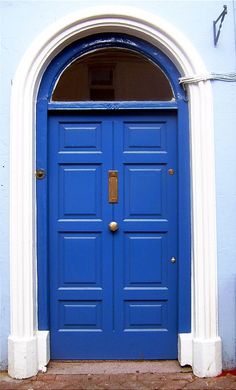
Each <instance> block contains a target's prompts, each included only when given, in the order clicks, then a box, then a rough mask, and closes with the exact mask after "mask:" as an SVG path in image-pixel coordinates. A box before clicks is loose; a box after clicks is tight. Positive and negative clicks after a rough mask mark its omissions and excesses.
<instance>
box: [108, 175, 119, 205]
mask: <svg viewBox="0 0 236 390" xmlns="http://www.w3.org/2000/svg"><path fill="white" fill-rule="evenodd" d="M108 176H109V179H108V180H109V203H117V202H118V171H109V172H108Z"/></svg>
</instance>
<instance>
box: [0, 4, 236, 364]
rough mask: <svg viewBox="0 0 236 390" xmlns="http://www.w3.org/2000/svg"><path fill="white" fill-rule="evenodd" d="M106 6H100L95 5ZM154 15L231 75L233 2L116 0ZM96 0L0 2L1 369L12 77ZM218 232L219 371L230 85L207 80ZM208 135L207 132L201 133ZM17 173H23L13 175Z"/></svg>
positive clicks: (233, 210)
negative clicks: (54, 26) (58, 28)
mask: <svg viewBox="0 0 236 390" xmlns="http://www.w3.org/2000/svg"><path fill="white" fill-rule="evenodd" d="M101 3H103V4H106V3H107V4H109V3H110V1H100V2H99V4H101ZM116 3H117V4H118V3H121V4H122V3H123V4H125V5H131V6H134V7H138V8H143V9H145V10H147V11H149V12H151V13H155V14H156V15H157V18H158V17H159V16H160V17H162V18H165V19H166V20H168V21H169V22H170V23H171V24H173V25H174V26H176V27H177V28H178V29H179V30H180V31H182V33H183V34H185V35H186V36H187V37H188V38H189V39H190V40H191V41H192V43H193V45H194V46H195V47H196V49H197V50H198V51H199V53H200V55H201V56H202V58H203V61H204V62H205V64H206V66H207V68H208V70H209V72H219V73H224V72H233V71H234V72H235V71H236V50H235V44H236V41H235V18H236V12H235V7H234V6H235V4H234V2H233V1H214V0H213V1H164V0H163V1H158V0H155V1H154V0H153V1H151V0H145V1H144V0H140V1H138V0H136V1H134V0H125V1H121V0H117V1H116ZM224 4H227V6H228V15H227V16H226V18H225V21H224V24H223V26H222V32H221V36H220V39H219V43H218V46H217V47H214V44H213V34H212V21H213V20H214V19H216V18H217V17H218V15H219V14H220V13H221V11H222V9H223V5H224ZM93 5H94V6H96V5H98V2H97V1H89V0H86V1H80V0H78V1H68V0H67V1H64V0H61V1H40V0H38V1H37V0H31V1H19V0H18V1H17V0H15V1H1V2H0V36H1V46H0V47H1V52H0V58H1V60H0V61H1V63H0V86H1V94H0V129H1V130H0V367H1V368H5V367H6V364H7V336H8V333H9V235H8V230H9V229H8V227H9V223H8V220H9V180H8V173H9V102H10V90H11V80H12V78H13V76H14V72H15V70H16V67H17V64H18V63H19V61H20V59H21V57H22V55H23V53H24V52H25V50H26V49H27V47H28V46H29V44H30V43H31V42H32V40H33V38H34V37H35V36H37V35H38V34H39V33H40V31H42V30H43V29H44V28H45V27H46V26H47V25H49V24H50V23H53V22H54V21H55V20H56V19H57V18H59V17H62V16H64V15H66V14H67V13H69V12H73V11H74V10H77V9H79V8H83V7H88V6H93ZM213 92H214V103H215V104H214V116H215V144H216V184H217V229H218V264H219V268H218V269H219V271H218V272H219V275H218V278H219V304H220V305H219V327H220V336H221V337H222V339H223V359H224V367H225V368H231V367H235V366H236V356H235V349H236V348H235V344H236V343H235V337H236V324H235V318H236V304H235V286H236V277H235V275H236V266H235V264H236V245H235V243H236V239H235V238H236V218H235V215H236V180H235V176H236V154H235V150H236V131H235V129H236V110H235V103H234V104H233V102H235V101H236V85H235V83H224V82H220V81H219V82H218V81H215V82H213ZM206 132H207V128H206ZM19 174H22V173H21V172H19Z"/></svg>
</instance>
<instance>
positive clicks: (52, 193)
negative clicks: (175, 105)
mask: <svg viewBox="0 0 236 390" xmlns="http://www.w3.org/2000/svg"><path fill="white" fill-rule="evenodd" d="M140 152H141V154H140ZM170 167H171V168H174V169H175V170H177V126H176V113H175V112H172V113H168V114H164V113H161V114H159V113H158V114H149V115H147V114H146V113H145V112H144V113H140V114H137V113H136V114H132V115H131V114H125V113H120V114H119V115H118V114H116V115H115V116H114V115H112V114H111V113H110V112H109V111H107V113H102V114H100V115H99V114H93V113H92V112H91V113H90V114H89V115H88V114H86V115H79V116H78V114H77V113H74V114H72V113H67V112H66V113H61V114H60V113H59V114H57V113H55V114H53V113H52V114H51V115H50V117H49V166H48V172H49V174H48V181H49V197H48V199H49V208H48V210H49V219H48V222H49V244H48V245H49V268H50V271H49V274H50V331H51V332H50V335H51V336H50V337H51V357H52V358H54V359H175V358H177V273H178V265H177V263H176V264H172V263H171V261H170V259H171V257H172V256H175V257H176V258H177V256H178V252H177V251H178V250H177V247H178V243H177V237H178V235H177V182H178V181H177V177H178V175H173V176H170V175H168V169H169V168H170ZM109 169H116V170H118V175H119V176H118V178H119V201H118V203H116V204H110V203H109V202H108V170H109ZM112 220H115V221H117V222H118V224H119V230H118V231H117V232H115V233H112V232H110V231H109V229H108V224H109V222H110V221H112ZM65 345H66V348H65Z"/></svg>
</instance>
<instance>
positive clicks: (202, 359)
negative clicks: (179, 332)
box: [192, 337, 222, 378]
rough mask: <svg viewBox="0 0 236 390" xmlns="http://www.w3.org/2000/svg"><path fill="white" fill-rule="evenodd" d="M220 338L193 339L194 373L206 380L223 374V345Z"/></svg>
mask: <svg viewBox="0 0 236 390" xmlns="http://www.w3.org/2000/svg"><path fill="white" fill-rule="evenodd" d="M221 344H222V343H221V339H220V337H216V338H212V339H197V338H196V339H193V364H192V367H193V373H194V375H196V376H198V377H200V378H204V377H213V376H217V375H219V374H220V373H221V372H222V345H221Z"/></svg>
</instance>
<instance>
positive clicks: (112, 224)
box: [109, 221, 119, 232]
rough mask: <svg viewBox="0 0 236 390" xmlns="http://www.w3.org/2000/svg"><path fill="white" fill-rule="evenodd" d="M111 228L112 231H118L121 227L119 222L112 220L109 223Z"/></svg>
mask: <svg viewBox="0 0 236 390" xmlns="http://www.w3.org/2000/svg"><path fill="white" fill-rule="evenodd" d="M109 229H110V231H111V232H116V230H118V229H119V226H118V223H117V222H115V221H112V222H110V223H109Z"/></svg>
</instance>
